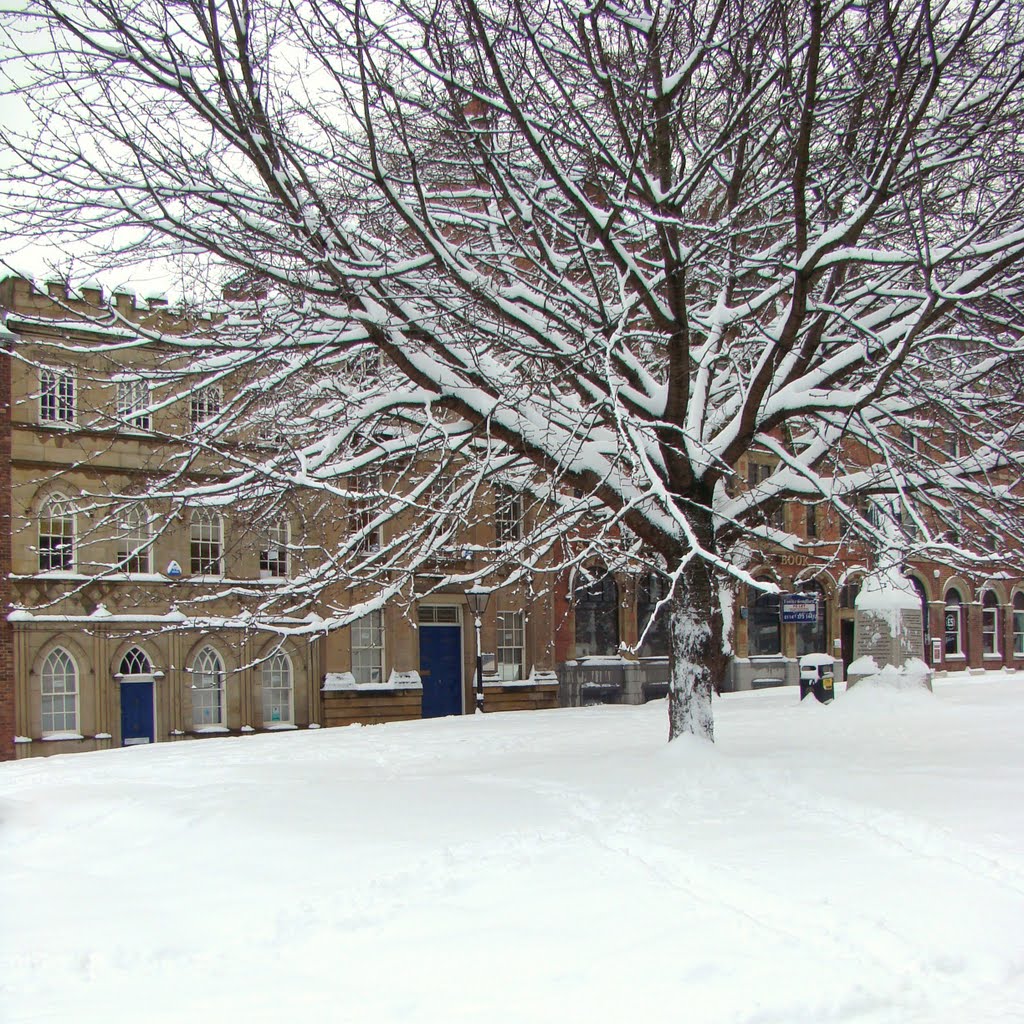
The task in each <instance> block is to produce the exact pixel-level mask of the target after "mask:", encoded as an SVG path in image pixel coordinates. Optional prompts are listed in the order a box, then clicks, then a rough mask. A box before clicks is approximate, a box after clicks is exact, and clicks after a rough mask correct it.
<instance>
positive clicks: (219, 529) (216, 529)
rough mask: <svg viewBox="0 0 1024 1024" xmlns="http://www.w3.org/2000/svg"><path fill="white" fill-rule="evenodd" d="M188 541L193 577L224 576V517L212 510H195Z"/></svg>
mask: <svg viewBox="0 0 1024 1024" xmlns="http://www.w3.org/2000/svg"><path fill="white" fill-rule="evenodd" d="M188 539H189V569H190V570H191V573H192V575H193V576H214V577H216V576H223V575H224V517H223V516H221V515H218V514H217V513H216V512H213V511H211V510H210V509H204V508H197V509H193V510H192V518H191V520H190V522H189V538H188Z"/></svg>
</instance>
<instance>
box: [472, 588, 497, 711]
mask: <svg viewBox="0 0 1024 1024" xmlns="http://www.w3.org/2000/svg"><path fill="white" fill-rule="evenodd" d="M490 596H491V592H490V591H489V590H487V589H486V588H484V587H481V586H480V584H479V583H474V584H473V586H471V587H470V588H469V589H468V590H467V591H466V601H467V602H468V603H469V610H470V611H471V612H472V613H473V628H474V629H475V630H476V710H477V714H483V710H484V656H483V653H482V651H481V648H480V624H481V623H480V620H481V619H482V618H483V617H484V612H485V611H486V610H487V601H488V600H489V599H490Z"/></svg>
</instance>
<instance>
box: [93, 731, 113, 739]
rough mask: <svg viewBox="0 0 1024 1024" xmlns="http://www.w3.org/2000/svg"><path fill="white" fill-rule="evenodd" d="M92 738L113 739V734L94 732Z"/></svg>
mask: <svg viewBox="0 0 1024 1024" xmlns="http://www.w3.org/2000/svg"><path fill="white" fill-rule="evenodd" d="M93 739H94V740H110V739H113V736H111V735H110V733H109V732H98V733H96V735H95V736H93Z"/></svg>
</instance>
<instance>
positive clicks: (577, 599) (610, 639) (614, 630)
mask: <svg viewBox="0 0 1024 1024" xmlns="http://www.w3.org/2000/svg"><path fill="white" fill-rule="evenodd" d="M573 604H574V607H575V609H576V657H578V658H584V657H587V656H588V655H616V654H618V653H619V588H618V586H617V585H616V583H615V578H614V577H613V576H612V575H611V574H610V573H605V575H603V576H600V577H598V576H595V575H593V574H592V573H588V572H587V571H586V570H581V571H580V573H579V576H578V578H577V580H576V589H575V591H574V593H573Z"/></svg>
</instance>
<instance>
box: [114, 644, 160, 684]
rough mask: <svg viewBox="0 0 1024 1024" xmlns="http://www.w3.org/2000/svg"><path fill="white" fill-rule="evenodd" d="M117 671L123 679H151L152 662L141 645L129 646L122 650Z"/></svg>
mask: <svg viewBox="0 0 1024 1024" xmlns="http://www.w3.org/2000/svg"><path fill="white" fill-rule="evenodd" d="M118 672H119V673H120V675H121V677H122V678H124V679H135V680H145V681H148V680H150V679H153V678H154V676H153V663H152V662H151V661H150V660H149V655H148V654H147V653H146V652H145V651H144V650H143V649H142V648H141V647H130V648H129V649H128V650H127V651H125V652H124V657H123V658H122V659H121V664H120V666H119V667H118Z"/></svg>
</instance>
